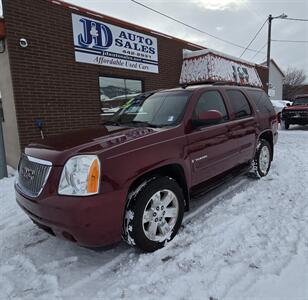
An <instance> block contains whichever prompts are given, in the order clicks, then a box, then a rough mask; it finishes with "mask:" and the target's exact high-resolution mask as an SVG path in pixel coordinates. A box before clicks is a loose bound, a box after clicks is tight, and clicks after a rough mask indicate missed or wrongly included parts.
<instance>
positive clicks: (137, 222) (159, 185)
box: [124, 177, 184, 252]
mask: <svg viewBox="0 0 308 300" xmlns="http://www.w3.org/2000/svg"><path fill="white" fill-rule="evenodd" d="M136 191H138V192H137V193H136V194H135V195H134V196H133V198H132V199H131V200H130V203H129V205H128V207H127V210H126V217H125V226H124V231H125V237H126V240H127V242H128V243H129V244H131V245H134V246H137V247H138V248H140V249H142V250H143V251H146V252H152V251H155V250H157V249H159V248H162V247H163V246H164V245H165V243H166V242H168V241H170V240H172V239H173V238H174V236H175V235H176V234H177V232H178V230H179V228H180V226H181V223H182V219H183V214H184V196H183V192H182V189H181V188H180V187H179V185H178V184H177V182H176V181H175V180H173V179H172V178H169V177H158V178H153V179H151V180H149V181H148V182H147V183H143V184H142V187H141V188H140V187H138V188H137V189H136Z"/></svg>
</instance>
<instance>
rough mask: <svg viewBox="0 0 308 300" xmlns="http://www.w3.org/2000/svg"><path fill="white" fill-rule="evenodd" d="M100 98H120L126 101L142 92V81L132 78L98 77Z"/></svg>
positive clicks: (105, 99) (108, 99)
mask: <svg viewBox="0 0 308 300" xmlns="http://www.w3.org/2000/svg"><path fill="white" fill-rule="evenodd" d="M99 87H100V100H101V102H104V101H112V100H122V101H124V102H126V101H127V100H130V99H132V98H133V97H134V96H137V95H138V94H140V93H142V81H141V80H134V79H123V78H112V77H100V78H99Z"/></svg>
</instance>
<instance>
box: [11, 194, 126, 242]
mask: <svg viewBox="0 0 308 300" xmlns="http://www.w3.org/2000/svg"><path fill="white" fill-rule="evenodd" d="M16 200H17V203H18V204H19V206H20V207H21V208H22V209H23V210H24V211H25V212H26V214H27V215H28V216H29V217H30V218H31V219H32V221H34V222H35V223H36V224H37V225H38V226H40V227H41V228H43V229H45V230H46V231H48V232H49V233H52V234H54V235H56V236H57V237H60V238H64V239H68V240H71V241H74V242H76V243H77V244H79V245H81V246H86V247H101V246H106V245H110V244H113V243H116V242H118V241H120V240H121V235H122V223H123V214H124V209H125V200H126V191H124V190H120V191H116V192H112V193H108V194H98V195H94V196H89V197H71V196H58V195H53V196H49V197H46V198H43V199H42V198H41V199H30V198H27V197H25V196H24V195H22V194H21V193H20V192H19V191H18V188H17V189H16Z"/></svg>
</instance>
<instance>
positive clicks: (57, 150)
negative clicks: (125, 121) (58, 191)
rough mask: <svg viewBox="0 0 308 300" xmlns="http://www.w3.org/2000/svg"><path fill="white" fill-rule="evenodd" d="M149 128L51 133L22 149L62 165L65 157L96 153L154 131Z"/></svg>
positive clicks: (96, 129) (93, 129) (115, 127)
mask: <svg viewBox="0 0 308 300" xmlns="http://www.w3.org/2000/svg"><path fill="white" fill-rule="evenodd" d="M157 131H158V130H157V129H153V128H149V127H135V128H130V127H118V126H101V127H97V128H89V129H82V130H77V131H70V132H66V133H64V134H61V135H53V136H50V137H48V138H46V139H44V140H40V141H38V142H35V143H31V144H30V145H29V146H27V147H26V148H25V153H26V154H27V155H30V156H33V157H35V158H39V159H44V160H48V161H51V162H52V163H53V164H54V165H63V164H64V163H65V161H66V160H67V159H68V157H70V156H73V155H78V154H88V153H92V154H99V153H101V152H102V151H104V150H107V149H110V148H113V147H117V146H119V145H121V144H124V143H127V142H129V141H132V140H136V139H139V138H142V137H144V136H147V135H150V134H153V133H155V132H157Z"/></svg>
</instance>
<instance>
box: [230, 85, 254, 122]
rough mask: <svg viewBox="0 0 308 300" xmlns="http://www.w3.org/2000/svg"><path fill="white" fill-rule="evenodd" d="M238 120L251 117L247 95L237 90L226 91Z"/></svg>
mask: <svg viewBox="0 0 308 300" xmlns="http://www.w3.org/2000/svg"><path fill="white" fill-rule="evenodd" d="M226 93H227V95H228V97H229V100H230V104H231V106H232V110H233V111H234V114H235V118H236V119H242V118H246V117H249V116H251V108H250V105H249V103H248V100H247V99H246V97H245V95H244V94H243V93H242V92H240V91H237V90H226Z"/></svg>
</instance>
